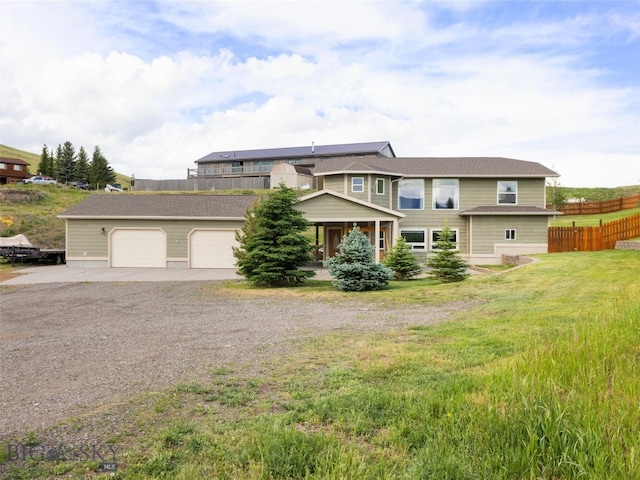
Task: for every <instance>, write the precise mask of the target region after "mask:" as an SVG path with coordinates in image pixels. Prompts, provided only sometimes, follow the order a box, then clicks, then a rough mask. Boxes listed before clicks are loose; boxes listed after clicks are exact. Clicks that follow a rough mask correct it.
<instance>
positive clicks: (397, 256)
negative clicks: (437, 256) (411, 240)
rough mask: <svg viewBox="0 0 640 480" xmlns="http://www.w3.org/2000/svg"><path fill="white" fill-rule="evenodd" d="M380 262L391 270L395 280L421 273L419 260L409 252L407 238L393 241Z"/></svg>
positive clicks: (406, 278) (405, 278)
mask: <svg viewBox="0 0 640 480" xmlns="http://www.w3.org/2000/svg"><path fill="white" fill-rule="evenodd" d="M382 263H384V264H385V265H386V266H387V267H389V268H390V269H391V270H392V271H393V275H394V277H395V278H396V279H397V280H408V279H410V278H411V277H415V276H416V275H419V274H420V273H422V268H421V267H420V262H418V259H417V258H416V256H415V255H414V254H413V253H411V247H410V246H409V245H407V240H406V239H405V238H404V237H400V238H398V239H397V240H396V241H395V244H394V245H393V247H391V250H389V252H388V253H387V256H386V257H385V258H384V260H383V262H382Z"/></svg>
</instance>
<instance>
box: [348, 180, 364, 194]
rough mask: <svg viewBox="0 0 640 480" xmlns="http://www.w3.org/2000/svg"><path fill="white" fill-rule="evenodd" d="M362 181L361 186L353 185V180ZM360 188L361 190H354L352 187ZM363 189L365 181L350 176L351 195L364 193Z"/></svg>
mask: <svg viewBox="0 0 640 480" xmlns="http://www.w3.org/2000/svg"><path fill="white" fill-rule="evenodd" d="M358 179H359V180H362V185H356V184H355V183H354V181H355V180H358ZM356 186H358V187H362V190H355V188H354V187H356ZM364 187H365V181H364V177H357V176H352V177H351V193H364Z"/></svg>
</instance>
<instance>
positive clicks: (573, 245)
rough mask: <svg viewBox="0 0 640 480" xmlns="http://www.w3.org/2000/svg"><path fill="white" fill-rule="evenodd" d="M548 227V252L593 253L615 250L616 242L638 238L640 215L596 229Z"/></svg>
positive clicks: (639, 235)
mask: <svg viewBox="0 0 640 480" xmlns="http://www.w3.org/2000/svg"><path fill="white" fill-rule="evenodd" d="M575 225H576V224H575V222H573V226H571V227H549V234H548V251H549V253H556V252H574V251H578V252H595V251H599V250H609V249H612V248H615V246H616V242H617V241H620V240H629V239H630V238H638V237H640V214H637V215H631V216H630V217H625V218H621V219H620V220H615V221H613V222H608V223H605V224H603V223H602V221H601V222H600V226H598V227H576V226H575Z"/></svg>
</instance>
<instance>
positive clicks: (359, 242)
mask: <svg viewBox="0 0 640 480" xmlns="http://www.w3.org/2000/svg"><path fill="white" fill-rule="evenodd" d="M374 251H375V247H374V246H373V245H371V244H370V243H369V239H368V238H367V236H366V235H365V234H364V233H362V232H361V231H360V228H358V226H357V225H355V224H354V228H353V230H351V232H349V234H348V235H345V236H344V237H342V241H341V242H340V245H339V246H338V253H337V254H336V256H335V257H331V258H329V259H328V260H327V266H328V268H329V273H330V274H331V275H333V276H334V277H336V280H334V281H333V285H334V286H335V287H336V288H337V289H338V290H343V291H350V292H353V291H363V290H380V289H382V288H384V287H386V286H387V285H388V284H389V280H390V279H391V278H393V272H392V271H391V270H390V269H389V268H387V267H386V266H384V265H382V264H379V263H376V261H375V259H374Z"/></svg>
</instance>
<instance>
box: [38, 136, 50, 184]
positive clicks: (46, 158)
mask: <svg viewBox="0 0 640 480" xmlns="http://www.w3.org/2000/svg"><path fill="white" fill-rule="evenodd" d="M52 162H53V158H52V157H51V156H50V155H49V149H48V148H47V145H46V144H45V145H43V147H42V153H41V154H40V163H39V164H38V172H37V173H38V175H46V176H48V177H50V176H52V174H53V165H52Z"/></svg>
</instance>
